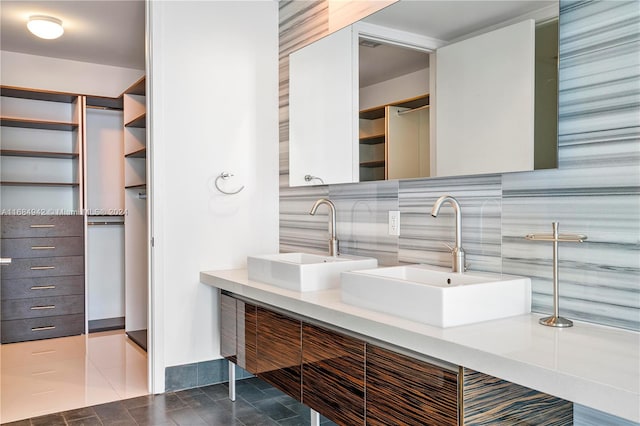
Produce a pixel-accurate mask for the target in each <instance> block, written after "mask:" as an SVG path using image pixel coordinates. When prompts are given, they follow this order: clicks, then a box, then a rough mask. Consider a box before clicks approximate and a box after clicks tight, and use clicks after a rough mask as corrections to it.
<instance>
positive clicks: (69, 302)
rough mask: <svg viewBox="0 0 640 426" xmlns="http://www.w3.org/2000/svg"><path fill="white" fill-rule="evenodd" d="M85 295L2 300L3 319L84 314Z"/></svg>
mask: <svg viewBox="0 0 640 426" xmlns="http://www.w3.org/2000/svg"><path fill="white" fill-rule="evenodd" d="M83 313H84V296H83V295H72V296H51V297H34V298H31V299H10V300H3V301H2V321H5V320H17V319H25V318H39V317H53V316H58V315H70V314H83Z"/></svg>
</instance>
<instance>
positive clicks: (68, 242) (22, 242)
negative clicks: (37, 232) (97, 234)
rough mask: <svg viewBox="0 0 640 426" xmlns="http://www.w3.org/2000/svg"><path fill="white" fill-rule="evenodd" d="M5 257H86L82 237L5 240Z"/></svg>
mask: <svg viewBox="0 0 640 426" xmlns="http://www.w3.org/2000/svg"><path fill="white" fill-rule="evenodd" d="M1 250H2V251H1V253H2V256H3V257H11V258H13V259H24V258H31V257H57V256H82V255H84V239H83V238H82V237H53V238H3V239H2V247H1Z"/></svg>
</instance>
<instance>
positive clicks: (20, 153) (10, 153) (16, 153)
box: [0, 149, 79, 159]
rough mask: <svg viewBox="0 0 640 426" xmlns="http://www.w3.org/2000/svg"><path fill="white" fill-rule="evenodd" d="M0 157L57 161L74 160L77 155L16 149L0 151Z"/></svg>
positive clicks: (75, 153)
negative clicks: (57, 159) (52, 159)
mask: <svg viewBox="0 0 640 426" xmlns="http://www.w3.org/2000/svg"><path fill="white" fill-rule="evenodd" d="M0 155H1V156H3V157H32V158H59V159H74V158H78V157H79V154H78V153H77V152H51V151H30V150H16V149H3V150H0Z"/></svg>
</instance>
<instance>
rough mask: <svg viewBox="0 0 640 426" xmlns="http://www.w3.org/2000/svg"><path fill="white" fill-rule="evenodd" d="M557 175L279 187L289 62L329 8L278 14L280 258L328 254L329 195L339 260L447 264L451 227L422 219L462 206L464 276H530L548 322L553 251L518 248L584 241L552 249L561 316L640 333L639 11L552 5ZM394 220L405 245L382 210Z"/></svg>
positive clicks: (603, 4) (284, 165)
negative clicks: (322, 204) (542, 236)
mask: <svg viewBox="0 0 640 426" xmlns="http://www.w3.org/2000/svg"><path fill="white" fill-rule="evenodd" d="M560 15H561V16H560V119H559V143H560V148H559V163H560V167H559V169H558V170H550V171H536V172H527V173H515V174H503V175H492V176H479V177H466V178H441V179H418V180H402V181H389V182H373V183H363V184H348V185H330V186H317V187H305V188H288V184H287V182H288V113H289V111H288V59H287V55H288V54H289V53H290V52H291V51H292V50H295V49H297V48H299V47H302V46H304V45H306V44H308V43H310V42H312V41H314V40H316V39H317V38H319V37H320V36H322V35H325V34H326V33H328V31H329V30H328V28H329V23H328V11H327V6H326V2H325V1H288V2H281V3H280V34H281V40H280V175H281V176H280V177H281V179H280V249H281V250H282V251H317V252H325V250H326V244H327V217H326V215H325V214H324V210H323V214H318V215H317V216H310V215H308V210H309V209H310V207H311V205H312V204H313V202H314V201H315V200H316V199H317V198H320V197H326V196H329V197H330V198H332V199H333V200H334V201H335V202H336V206H337V210H338V238H339V239H340V240H341V248H342V252H344V253H352V254H361V255H367V256H374V257H376V258H378V259H379V261H380V263H381V264H385V265H394V264H398V263H402V262H410V263H412V262H424V263H429V264H435V265H446V264H448V258H449V257H448V253H447V249H446V247H445V246H444V245H443V244H442V243H444V242H447V243H450V242H452V241H453V217H452V215H451V214H450V213H448V212H447V210H448V209H443V210H442V213H441V215H440V216H439V217H438V218H436V219H434V218H431V217H430V215H429V210H430V208H431V205H432V204H433V202H434V201H435V199H436V198H437V196H439V195H441V194H444V193H450V194H452V195H454V196H455V197H456V198H458V200H459V201H460V203H461V205H462V209H463V243H464V247H465V249H466V251H467V253H468V255H467V258H468V263H469V269H470V270H482V271H495V272H500V271H502V272H505V273H510V274H520V275H526V276H530V277H531V278H532V279H533V302H532V308H533V310H534V311H536V312H545V313H547V312H551V297H550V294H551V273H552V270H551V255H552V250H551V246H550V245H549V244H547V243H540V242H530V241H526V240H524V238H523V237H524V235H526V234H528V233H532V232H550V230H551V222H552V221H558V222H560V230H561V232H564V233H584V234H587V235H588V237H589V239H588V240H587V242H585V243H583V244H580V245H578V244H569V243H567V244H561V248H560V294H561V296H560V297H561V301H560V308H561V313H562V314H563V315H564V316H567V317H569V318H575V319H581V320H585V321H590V322H595V323H600V324H605V325H611V326H615V327H622V328H627V329H632V330H640V137H639V135H640V55H639V51H640V2H638V1H634V0H632V1H597V0H596V1H578V2H575V1H565V0H562V1H561V11H560ZM389 210H400V211H401V235H400V237H393V236H389V235H388V234H387V212H388V211H389Z"/></svg>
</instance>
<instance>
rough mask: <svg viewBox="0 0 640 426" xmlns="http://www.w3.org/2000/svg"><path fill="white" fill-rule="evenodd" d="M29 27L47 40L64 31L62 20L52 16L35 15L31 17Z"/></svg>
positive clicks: (58, 35) (56, 36)
mask: <svg viewBox="0 0 640 426" xmlns="http://www.w3.org/2000/svg"><path fill="white" fill-rule="evenodd" d="M27 28H29V31H31V32H32V33H33V34H34V35H36V36H38V37H40V38H44V39H47V40H53V39H54V38H58V37H60V36H61V35H62V34H63V33H64V28H62V21H61V20H59V19H57V18H52V17H51V16H43V15H33V16H30V17H29V22H27Z"/></svg>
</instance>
